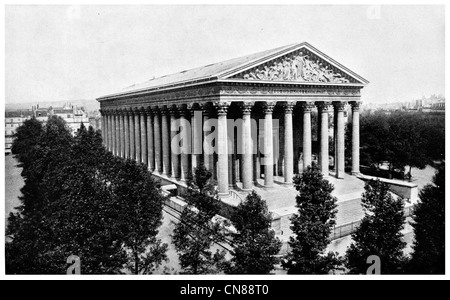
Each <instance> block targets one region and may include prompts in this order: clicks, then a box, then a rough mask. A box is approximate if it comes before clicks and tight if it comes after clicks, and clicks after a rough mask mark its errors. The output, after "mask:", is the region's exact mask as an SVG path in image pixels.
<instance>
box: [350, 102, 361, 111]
mask: <svg viewBox="0 0 450 300" xmlns="http://www.w3.org/2000/svg"><path fill="white" fill-rule="evenodd" d="M350 105H351V106H352V111H359V109H360V107H361V101H351V102H350Z"/></svg>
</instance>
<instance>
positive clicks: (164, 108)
mask: <svg viewBox="0 0 450 300" xmlns="http://www.w3.org/2000/svg"><path fill="white" fill-rule="evenodd" d="M159 111H160V112H161V114H163V115H168V114H169V113H170V110H169V107H168V106H167V105H163V106H161V107H160V108H159Z"/></svg>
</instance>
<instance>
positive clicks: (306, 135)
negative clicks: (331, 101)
mask: <svg viewBox="0 0 450 300" xmlns="http://www.w3.org/2000/svg"><path fill="white" fill-rule="evenodd" d="M313 107H314V104H313V103H312V102H304V103H302V108H303V171H306V169H307V168H308V167H309V166H311V160H312V158H311V145H312V142H311V110H312V109H313Z"/></svg>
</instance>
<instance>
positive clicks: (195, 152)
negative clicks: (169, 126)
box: [191, 108, 206, 172]
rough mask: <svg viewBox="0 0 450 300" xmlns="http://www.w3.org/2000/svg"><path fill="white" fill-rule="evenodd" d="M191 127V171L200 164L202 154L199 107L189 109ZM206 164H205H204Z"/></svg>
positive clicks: (201, 124)
mask: <svg viewBox="0 0 450 300" xmlns="http://www.w3.org/2000/svg"><path fill="white" fill-rule="evenodd" d="M191 116H192V117H191V128H192V154H191V165H192V172H194V169H195V168H197V167H198V166H199V165H200V161H201V155H202V152H203V151H202V145H203V143H202V134H203V112H202V111H201V110H199V109H194V108H193V109H192V110H191ZM205 165H206V164H205Z"/></svg>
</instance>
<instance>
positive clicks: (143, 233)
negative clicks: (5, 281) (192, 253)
mask: <svg viewBox="0 0 450 300" xmlns="http://www.w3.org/2000/svg"><path fill="white" fill-rule="evenodd" d="M29 157H32V158H33V159H32V160H30V163H29V164H27V165H26V166H24V171H23V175H24V176H25V178H26V179H25V186H24V188H23V189H22V192H23V197H22V198H21V200H22V205H21V206H20V207H19V212H18V213H16V214H11V215H10V217H9V224H8V228H7V234H8V235H9V237H10V239H11V242H10V243H7V245H6V251H5V252H6V272H7V273H8V274H14V273H18V274H64V273H65V272H66V269H67V265H66V259H67V257H68V256H70V255H77V256H79V257H80V259H81V273H82V274H117V273H122V272H123V269H124V267H126V266H127V265H128V266H129V265H131V264H132V265H133V267H134V269H133V271H134V272H135V273H136V272H137V273H151V272H152V271H153V270H154V268H156V267H157V266H158V265H159V263H160V262H161V261H162V260H163V259H165V250H166V247H167V246H166V245H165V244H162V243H161V242H160V240H158V239H157V238H156V234H157V233H158V231H157V227H159V225H160V224H161V217H162V213H161V210H162V201H163V200H162V196H161V195H159V193H158V191H157V189H156V184H155V183H154V181H153V180H151V178H150V174H149V173H148V172H147V170H146V169H145V167H144V166H142V165H137V164H135V163H134V162H131V161H128V162H124V161H123V160H122V159H120V158H117V157H113V156H112V154H111V153H109V152H107V151H106V149H105V148H104V147H103V145H102V140H101V136H100V133H99V132H98V131H97V132H96V131H94V130H93V128H92V127H89V129H86V128H85V127H84V125H82V126H81V128H80V129H79V130H78V131H77V133H76V134H75V136H74V137H73V136H72V135H71V133H70V131H69V129H68V127H67V126H66V124H65V122H64V121H63V120H62V119H60V118H56V117H52V118H49V120H48V122H47V125H46V126H45V127H44V130H43V132H42V134H41V135H40V137H39V139H38V141H37V144H36V146H35V147H33V148H32V149H31V150H30V151H29Z"/></svg>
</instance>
